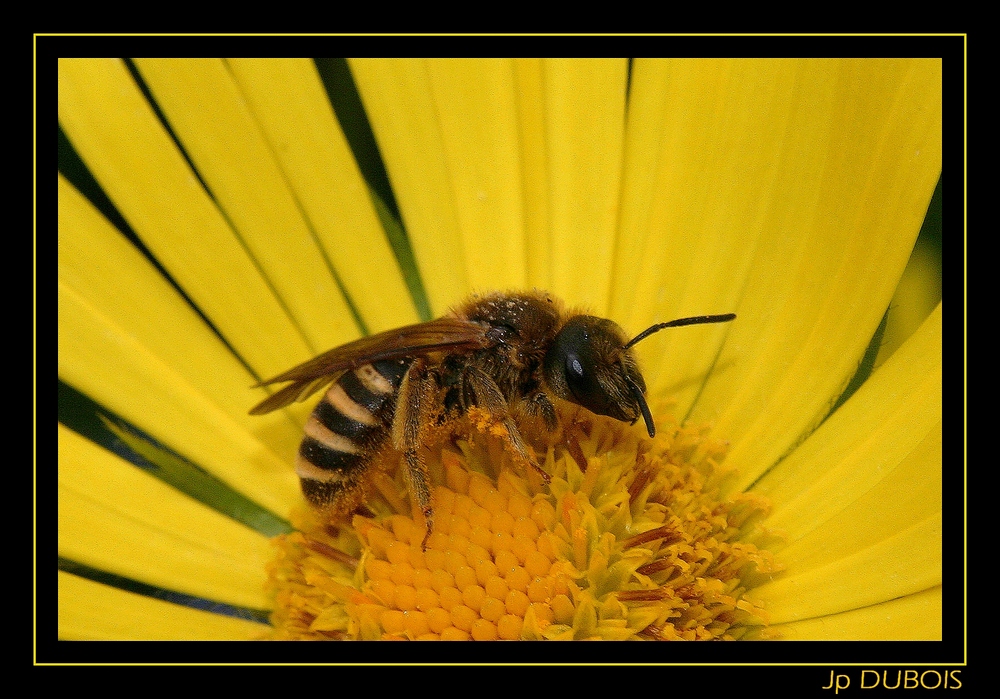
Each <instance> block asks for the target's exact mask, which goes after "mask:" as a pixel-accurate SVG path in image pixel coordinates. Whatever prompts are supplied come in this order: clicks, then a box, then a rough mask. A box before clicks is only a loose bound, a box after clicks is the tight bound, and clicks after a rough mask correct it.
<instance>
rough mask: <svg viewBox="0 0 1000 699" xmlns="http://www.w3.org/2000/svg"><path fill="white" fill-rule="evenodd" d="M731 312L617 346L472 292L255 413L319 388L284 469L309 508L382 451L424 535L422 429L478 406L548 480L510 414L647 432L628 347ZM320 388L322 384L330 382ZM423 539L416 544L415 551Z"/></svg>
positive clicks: (314, 363) (429, 516)
mask: <svg viewBox="0 0 1000 699" xmlns="http://www.w3.org/2000/svg"><path fill="white" fill-rule="evenodd" d="M735 317H736V316H735V314H733V313H728V314H723V315H706V316H695V317H691V318H679V319H677V320H672V321H669V322H666V323H657V324H656V325H653V326H651V327H649V328H647V329H646V330H644V331H643V332H641V333H639V334H638V335H636V336H635V337H633V338H632V339H629V338H628V336H627V335H626V334H625V331H624V330H622V328H621V327H619V326H618V325H617V324H616V323H614V322H613V321H611V320H608V319H606V318H599V317H596V316H592V315H585V314H583V313H578V312H567V311H566V310H564V307H563V305H562V303H561V302H559V301H558V300H557V299H556V298H554V297H553V296H551V295H549V294H547V293H544V292H540V291H534V292H518V293H491V294H485V295H481V296H473V297H472V298H470V299H468V300H467V301H465V302H464V303H462V304H460V305H459V306H457V307H455V308H454V309H452V310H451V311H450V312H449V313H448V314H447V315H445V316H443V317H441V318H438V319H437V320H431V321H428V322H425V323H417V324H414V325H407V326H405V327H402V328H398V329H396V330H388V331H386V332H382V333H378V334H376V335H371V336H369V337H363V338H361V339H359V340H355V341H354V342H349V343H347V344H346V345H342V346H340V347H337V348H335V349H332V350H330V351H329V352H326V353H325V354H321V355H319V356H318V357H316V358H314V359H312V360H310V361H308V362H305V363H304V364H300V365H299V366H297V367H294V368H293V369H289V370H288V371H286V372H284V373H282V374H279V375H277V376H275V377H274V378H271V379H268V380H267V381H263V382H261V383H260V384H258V385H259V386H265V385H270V384H276V383H283V382H291V383H289V385H287V386H285V387H283V388H281V389H280V390H278V391H277V392H276V393H274V394H272V395H271V396H270V397H268V398H267V399H265V400H264V401H262V402H261V403H260V404H258V405H257V406H255V407H254V408H253V409H252V410H251V411H250V413H251V414H252V415H262V414H264V413H269V412H271V411H272V410H277V409H278V408H282V407H285V406H287V405H289V404H291V403H293V402H296V401H303V400H305V399H306V398H308V397H309V396H310V395H312V394H314V393H315V392H316V391H319V390H320V389H322V388H324V387H327V386H329V388H327V390H326V393H325V395H324V396H323V398H322V399H321V400H320V401H319V403H318V405H317V406H316V408H315V410H314V411H313V412H312V415H311V416H310V417H309V420H308V421H307V423H306V426H305V436H304V437H303V439H302V442H301V444H300V446H299V452H298V457H297V458H296V472H297V474H298V476H299V479H300V481H301V485H302V491H303V494H304V495H305V497H306V500H308V501H309V503H310V504H312V505H313V506H315V507H317V508H321V509H328V510H331V511H333V512H335V513H338V514H346V513H347V512H350V511H351V510H353V509H355V508H356V507H357V506H358V505H359V504H360V498H361V492H362V488H363V483H364V479H365V477H366V474H367V472H368V471H369V469H370V468H371V467H372V465H373V463H374V462H375V460H376V457H378V456H379V455H380V454H381V453H383V451H384V450H386V449H388V448H390V447H391V448H392V449H394V450H396V451H397V452H399V453H400V454H402V457H403V465H404V475H405V478H406V482H407V486H408V488H409V491H410V496H411V498H412V499H413V501H414V503H415V504H416V505H417V506H418V507H419V508H420V510H421V512H422V513H423V515H424V520H425V524H426V528H427V536H429V535H430V533H431V531H432V527H433V511H432V508H431V497H430V488H429V485H428V475H427V467H426V465H425V464H424V463H423V460H422V458H421V456H420V452H419V447H420V446H421V439H422V433H423V431H424V429H425V427H426V426H427V425H429V424H433V422H434V421H435V420H440V419H442V418H444V417H445V416H447V415H449V414H455V412H457V413H459V414H461V413H463V412H464V411H467V410H468V409H470V408H472V407H479V408H483V409H485V410H486V411H487V412H488V413H489V414H490V415H491V416H493V417H494V418H495V419H497V420H498V422H500V423H501V424H503V426H504V427H505V428H506V434H507V437H506V438H507V440H508V441H509V443H510V446H511V447H512V448H513V451H514V454H515V456H517V457H518V458H519V459H520V460H522V461H523V463H525V464H530V465H531V466H533V467H534V468H536V469H537V470H539V471H540V472H541V473H542V474H543V476H544V477H545V478H546V480H547V479H548V476H547V474H545V472H544V471H543V470H542V469H541V467H540V466H538V465H537V463H536V462H535V460H534V459H533V458H532V457H531V456H530V455H529V452H528V448H527V447H526V445H525V443H524V440H523V438H522V437H521V433H520V431H519V430H518V426H517V422H518V418H522V417H525V416H531V417H537V418H541V420H542V422H543V423H544V424H545V426H546V428H547V429H548V430H549V431H554V430H555V429H556V428H557V427H558V418H557V414H556V408H555V401H557V400H564V401H569V402H570V403H575V404H576V405H579V406H582V407H584V408H586V409H587V410H590V411H592V412H594V413H597V414H598V415H606V416H609V417H612V418H614V419H616V420H620V421H623V422H628V423H631V424H634V423H635V422H636V421H638V419H639V418H640V417H642V419H643V421H644V422H645V426H646V430H647V432H648V433H649V436H650V437H653V436H654V435H655V433H656V428H655V427H654V425H653V417H652V415H651V414H650V411H649V407H648V405H647V403H646V399H645V392H646V383H645V381H644V380H643V377H642V373H641V372H640V370H639V366H638V364H637V362H636V359H635V355H634V353H633V351H632V347H633V346H634V345H635V344H636V343H637V342H639V341H641V340H643V339H645V338H646V337H649V336H650V335H652V334H653V333H655V332H658V331H660V330H663V329H664V328H671V327H678V326H683V325H695V324H700V323H726V322H729V321H731V320H733V319H734V318H735ZM331 384H332V385H331ZM426 540H427V539H426V536H425V538H424V542H425V543H426Z"/></svg>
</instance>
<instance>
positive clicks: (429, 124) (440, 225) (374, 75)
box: [349, 59, 470, 316]
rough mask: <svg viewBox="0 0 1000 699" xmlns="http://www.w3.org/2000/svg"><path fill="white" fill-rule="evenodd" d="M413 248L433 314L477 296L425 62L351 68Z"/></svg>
mask: <svg viewBox="0 0 1000 699" xmlns="http://www.w3.org/2000/svg"><path fill="white" fill-rule="evenodd" d="M349 64H350V67H351V74H352V75H353V76H354V81H355V83H356V84H357V87H358V92H359V93H360V95H361V99H362V101H363V102H364V107H365V112H366V114H367V115H368V121H369V122H370V123H371V126H372V131H373V132H374V133H375V138H376V140H377V141H378V147H379V152H380V153H381V155H382V160H383V161H384V162H385V167H386V170H387V172H388V174H389V179H390V180H391V181H392V189H393V193H394V194H395V196H396V201H397V203H398V204H399V210H400V213H401V215H402V217H403V223H404V224H405V225H406V232H407V234H408V236H409V238H410V240H411V241H412V242H413V250H414V254H415V255H416V258H417V265H418V267H419V268H420V275H421V279H422V281H423V284H424V288H425V289H426V290H427V296H428V300H429V302H430V306H431V312H432V314H433V315H435V316H436V315H441V313H443V312H444V310H445V309H446V308H448V307H449V306H451V305H452V304H455V303H457V302H458V301H460V300H461V299H462V298H463V297H464V296H465V295H467V294H468V293H469V291H470V282H469V275H468V264H467V261H466V250H465V244H464V242H463V238H462V231H461V225H460V222H459V216H458V212H457V210H456V206H455V199H454V197H455V194H454V191H453V189H452V183H451V178H450V175H449V172H448V163H447V159H446V158H445V155H444V142H443V135H442V133H441V125H440V122H439V121H438V118H437V115H436V113H435V106H434V98H433V93H432V91H431V85H430V76H429V75H428V72H427V66H426V64H425V62H424V61H423V60H416V59H414V60H410V59H358V60H351V61H350V62H349Z"/></svg>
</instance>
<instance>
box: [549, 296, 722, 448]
mask: <svg viewBox="0 0 1000 699" xmlns="http://www.w3.org/2000/svg"><path fill="white" fill-rule="evenodd" d="M735 317H736V314H735V313H723V314H721V315H711V316H691V317H688V318H678V319H676V320H670V321H667V322H666V323H657V324H655V325H652V326H650V327H648V328H646V329H645V330H643V331H642V332H641V333H639V334H638V335H636V336H635V337H633V338H632V339H631V340H629V339H628V336H627V335H625V331H624V330H622V329H621V328H620V327H618V325H617V324H615V323H613V322H612V321H610V320H607V319H605V318H597V317H595V316H584V315H580V316H574V317H573V318H571V319H570V320H569V321H567V323H566V324H565V325H564V326H563V328H562V330H560V331H559V333H558V334H557V335H556V338H555V340H554V341H553V343H552V347H550V348H549V351H548V353H546V355H545V380H546V381H548V384H549V387H550V388H551V389H552V391H553V392H554V393H555V394H556V395H557V396H559V397H560V398H563V399H564V400H568V401H570V402H572V403H576V404H577V405H582V406H583V407H584V408H586V409H587V410H590V411H592V412H595V413H597V414H598V415H607V416H608V417H613V418H615V419H616V420H622V421H623V422H629V423H634V422H635V421H636V420H638V419H639V416H640V415H642V419H643V421H645V423H646V431H647V432H649V436H650V437H652V436H654V435H655V434H656V427H655V426H654V425H653V416H652V414H650V412H649V406H648V405H647V404H646V397H645V393H646V382H645V381H643V379H642V374H641V373H640V372H639V365H638V364H637V363H636V361H635V355H634V354H633V353H632V346H633V345H635V344H636V343H637V342H639V341H640V340H644V339H645V338H647V337H649V336H650V335H652V334H653V333H655V332H659V331H660V330H663V329H664V328H678V327H681V326H684V325H701V324H704V323H728V322H729V321H731V320H733V319H734V318H735Z"/></svg>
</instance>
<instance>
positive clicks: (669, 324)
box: [625, 313, 736, 422]
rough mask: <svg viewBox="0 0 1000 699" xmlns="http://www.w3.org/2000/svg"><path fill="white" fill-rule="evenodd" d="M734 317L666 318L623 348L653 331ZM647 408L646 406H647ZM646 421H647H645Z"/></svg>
mask: <svg viewBox="0 0 1000 699" xmlns="http://www.w3.org/2000/svg"><path fill="white" fill-rule="evenodd" d="M735 317H736V314H735V313H723V314H722V315H717V316H691V317H690V318H678V319H677V320H668V321H667V322H666V323H657V324H656V325H653V326H651V327H648V328H646V329H645V330H643V331H642V332H641V333H639V334H638V335H636V336H635V337H633V338H632V339H631V340H629V341H628V343H626V345H625V349H628V348H629V347H631V346H632V345H634V344H635V343H637V342H639V341H640V340H645V339H646V338H647V337H649V336H650V335H652V334H653V333H655V332H659V331H660V330H663V329H664V328H677V327H680V326H681V325H701V324H703V323H728V322H729V321H731V320H732V319H733V318H735ZM647 410H648V408H647ZM647 422H648V421H647Z"/></svg>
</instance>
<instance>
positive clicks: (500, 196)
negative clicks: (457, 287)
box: [426, 59, 526, 291]
mask: <svg viewBox="0 0 1000 699" xmlns="http://www.w3.org/2000/svg"><path fill="white" fill-rule="evenodd" d="M426 65H427V74H428V76H429V80H430V88H431V92H432V95H433V98H434V106H435V109H436V112H437V117H438V122H439V126H440V130H441V138H442V146H443V147H444V157H445V161H446V163H447V168H448V177H449V179H450V181H451V188H452V191H453V194H454V202H455V211H456V214H457V216H458V222H459V226H460V228H461V231H462V236H463V246H464V249H465V252H466V270H467V273H468V277H469V284H470V285H471V287H472V288H473V289H475V290H478V291H489V290H493V289H521V288H523V287H524V285H525V281H526V269H525V236H524V217H523V214H522V206H523V202H524V194H523V193H522V188H521V175H522V173H521V158H520V156H521V150H520V147H519V138H518V135H519V134H518V112H517V93H516V92H515V82H514V65H513V62H512V61H510V60H497V59H485V60H484V59H455V60H428V61H427V62H426Z"/></svg>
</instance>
